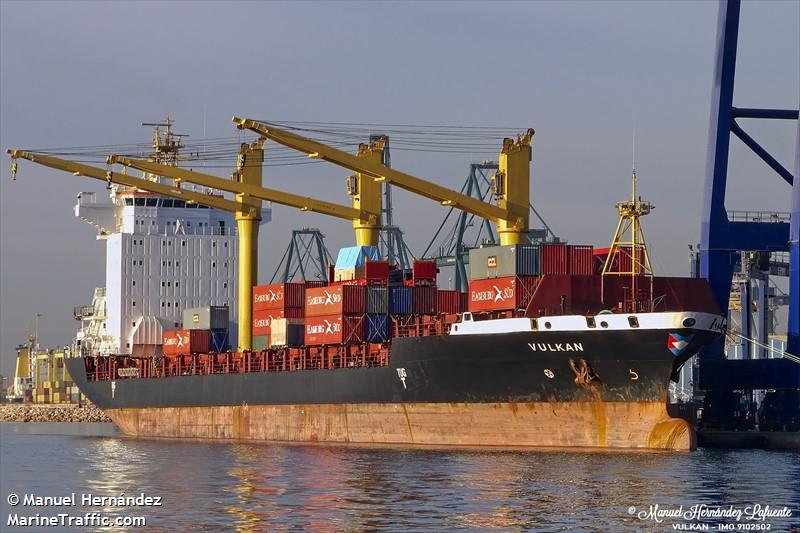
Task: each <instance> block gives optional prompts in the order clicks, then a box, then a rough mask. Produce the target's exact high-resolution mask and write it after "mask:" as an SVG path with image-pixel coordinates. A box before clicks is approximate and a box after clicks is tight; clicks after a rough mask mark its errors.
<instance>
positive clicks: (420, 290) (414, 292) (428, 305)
mask: <svg viewBox="0 0 800 533" xmlns="http://www.w3.org/2000/svg"><path fill="white" fill-rule="evenodd" d="M411 312H412V313H413V314H415V315H433V314H436V287H426V286H420V285H417V286H414V287H411Z"/></svg>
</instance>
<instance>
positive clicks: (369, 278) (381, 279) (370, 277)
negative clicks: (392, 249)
mask: <svg viewBox="0 0 800 533" xmlns="http://www.w3.org/2000/svg"><path fill="white" fill-rule="evenodd" d="M354 279H358V280H364V281H366V282H367V283H369V284H373V283H375V284H382V285H383V284H386V282H387V281H388V280H389V263H388V262H387V261H366V262H364V265H363V266H359V267H356V270H355V277H354Z"/></svg>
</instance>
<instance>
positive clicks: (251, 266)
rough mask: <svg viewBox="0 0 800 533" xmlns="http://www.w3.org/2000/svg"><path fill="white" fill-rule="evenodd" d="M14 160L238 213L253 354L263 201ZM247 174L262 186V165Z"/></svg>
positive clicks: (241, 299)
mask: <svg viewBox="0 0 800 533" xmlns="http://www.w3.org/2000/svg"><path fill="white" fill-rule="evenodd" d="M242 152H243V153H246V154H253V155H254V156H255V158H256V159H257V158H258V154H259V152H258V149H255V150H254V149H253V147H249V146H243V147H242ZM8 153H9V155H11V158H12V159H14V160H16V159H17V158H23V159H27V160H29V161H32V162H34V163H38V164H40V165H44V166H47V167H51V168H55V169H58V170H64V171H66V172H70V173H72V174H74V175H76V176H87V177H90V178H94V179H98V180H102V181H107V182H109V183H119V184H121V185H126V186H128V187H136V188H137V189H141V190H144V191H150V192H154V193H158V194H163V195H165V196H170V197H172V198H180V199H184V200H188V201H191V202H196V203H199V204H204V205H207V206H209V207H213V208H215V209H221V210H223V211H230V212H232V213H234V215H235V218H236V225H237V229H238V233H237V235H238V243H239V260H238V267H239V270H238V272H239V277H238V283H237V286H238V289H237V290H238V295H237V306H238V316H239V328H238V331H239V338H238V345H239V346H238V348H239V350H241V351H244V350H250V348H251V347H252V342H253V335H252V331H253V330H252V325H253V318H252V317H253V300H252V297H253V292H252V287H253V285H255V283H256V275H257V272H258V224H259V221H260V220H261V200H253V199H251V198H249V197H248V196H247V195H244V194H239V195H237V197H236V201H232V200H227V199H225V198H217V197H213V196H210V195H207V194H201V193H198V192H194V191H188V190H185V189H181V188H178V187H170V186H168V185H163V184H161V183H157V182H153V181H150V180H147V179H143V178H135V177H132V176H127V175H125V174H120V173H118V172H112V171H110V170H103V169H101V168H97V167H93V166H90V165H85V164H82V163H76V162H74V161H68V160H64V159H59V158H57V157H52V156H47V155H43V154H37V153H32V152H26V151H24V150H8ZM240 170H243V172H242V180H243V181H245V182H247V183H251V184H254V183H261V162H260V161H258V165H257V166H256V165H252V166H250V167H248V168H245V169H240Z"/></svg>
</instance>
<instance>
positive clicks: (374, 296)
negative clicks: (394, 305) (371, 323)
mask: <svg viewBox="0 0 800 533" xmlns="http://www.w3.org/2000/svg"><path fill="white" fill-rule="evenodd" d="M366 311H367V313H370V314H384V315H385V314H387V313H388V312H389V288H388V287H367V304H366Z"/></svg>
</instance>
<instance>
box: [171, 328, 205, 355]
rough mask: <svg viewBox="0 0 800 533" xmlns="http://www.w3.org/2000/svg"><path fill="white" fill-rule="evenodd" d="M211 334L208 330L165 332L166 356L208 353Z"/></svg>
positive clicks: (173, 330) (174, 330)
mask: <svg viewBox="0 0 800 533" xmlns="http://www.w3.org/2000/svg"><path fill="white" fill-rule="evenodd" d="M210 341H211V332H210V331H209V330H207V329H172V330H166V331H164V337H163V339H162V344H163V350H164V355H190V354H193V353H208V351H209V348H210Z"/></svg>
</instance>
